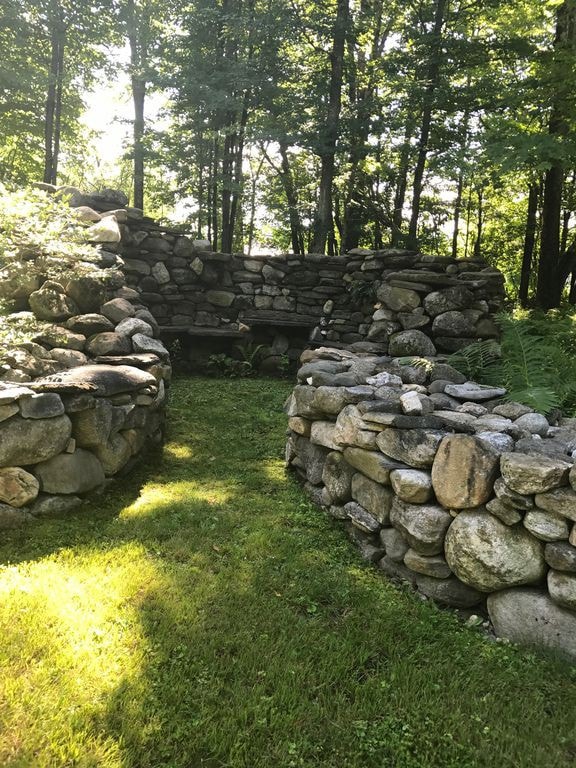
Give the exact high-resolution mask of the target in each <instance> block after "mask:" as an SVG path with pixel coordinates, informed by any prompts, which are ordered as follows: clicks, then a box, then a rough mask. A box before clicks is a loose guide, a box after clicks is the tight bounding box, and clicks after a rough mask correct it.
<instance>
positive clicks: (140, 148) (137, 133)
mask: <svg viewBox="0 0 576 768" xmlns="http://www.w3.org/2000/svg"><path fill="white" fill-rule="evenodd" d="M126 29H127V37H128V43H129V45H130V84H131V90H132V103H133V105H134V122H133V127H132V136H133V142H132V144H133V146H132V156H133V161H132V162H133V176H134V185H133V198H134V199H133V205H134V207H135V208H144V162H145V149H144V132H145V119H144V105H145V101H146V89H147V79H146V73H145V70H146V66H147V62H148V37H149V34H150V9H149V8H148V5H147V4H146V3H144V5H143V6H142V7H141V8H138V9H137V8H136V4H135V2H134V0H126Z"/></svg>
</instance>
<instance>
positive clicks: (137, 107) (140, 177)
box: [132, 77, 146, 208]
mask: <svg viewBox="0 0 576 768" xmlns="http://www.w3.org/2000/svg"><path fill="white" fill-rule="evenodd" d="M145 99H146V82H145V80H143V79H141V78H137V77H132V100H133V103H134V132H133V136H134V147H133V155H134V160H133V162H134V201H133V205H134V207H135V208H144V102H145Z"/></svg>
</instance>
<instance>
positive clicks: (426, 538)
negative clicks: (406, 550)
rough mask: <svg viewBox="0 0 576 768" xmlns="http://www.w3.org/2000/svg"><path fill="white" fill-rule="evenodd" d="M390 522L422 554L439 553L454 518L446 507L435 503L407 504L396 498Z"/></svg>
mask: <svg viewBox="0 0 576 768" xmlns="http://www.w3.org/2000/svg"><path fill="white" fill-rule="evenodd" d="M390 522H391V523H392V525H393V526H394V527H395V528H398V530H399V531H400V532H401V533H402V535H403V536H404V538H405V539H406V540H407V541H408V543H409V544H410V546H411V547H412V548H413V549H415V550H416V552H419V553H420V554H421V555H439V554H440V553H441V552H442V550H443V548H444V537H445V536H446V531H447V530H448V528H449V526H450V523H451V522H452V518H451V517H450V515H449V514H448V512H447V511H446V510H445V509H442V507H439V506H436V505H433V504H407V503H406V502H403V501H400V499H398V498H396V499H395V500H394V503H393V504H392V510H391V512H390Z"/></svg>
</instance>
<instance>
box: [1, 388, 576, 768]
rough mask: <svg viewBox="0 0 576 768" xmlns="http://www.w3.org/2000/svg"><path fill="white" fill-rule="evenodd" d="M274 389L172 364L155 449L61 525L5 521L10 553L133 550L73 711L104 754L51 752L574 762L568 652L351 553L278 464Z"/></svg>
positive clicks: (192, 758) (239, 764)
mask: <svg viewBox="0 0 576 768" xmlns="http://www.w3.org/2000/svg"><path fill="white" fill-rule="evenodd" d="M287 389H288V388H287V387H286V386H285V385H280V384H277V383H276V384H275V383H270V382H265V383H264V382H258V381H241V382H238V381H235V382H229V381H228V382H214V381H213V380H212V381H210V382H204V381H202V380H192V381H189V382H180V383H179V384H178V385H177V387H176V391H175V393H174V397H173V402H172V427H171V435H170V440H169V443H168V445H167V447H166V450H165V452H164V455H163V458H162V460H161V462H160V463H159V464H158V465H156V464H154V463H153V464H152V465H149V466H148V468H147V469H146V468H142V469H141V470H140V474H139V475H138V476H135V477H134V478H132V479H131V480H130V482H129V484H128V485H127V486H126V487H125V488H124V489H123V491H122V497H121V499H120V500H118V499H117V498H116V499H114V498H113V497H110V498H108V499H103V500H102V501H103V503H102V505H101V509H99V508H98V507H99V502H98V503H94V504H93V505H92V507H91V509H93V513H90V512H88V514H85V515H82V516H77V517H76V519H75V520H74V521H70V522H69V523H68V524H67V525H69V528H66V529H65V530H64V533H61V530H62V529H61V521H50V522H47V523H44V524H42V526H41V527H40V528H39V529H38V530H36V531H35V532H31V531H28V532H27V533H26V534H22V536H24V537H26V536H28V537H29V540H28V542H23V544H24V548H25V554H24V555H23V558H22V559H30V558H34V557H36V558H39V557H44V556H45V555H50V554H51V553H53V552H55V551H56V550H61V549H62V548H70V549H71V550H72V549H73V553H74V557H76V558H82V557H84V556H88V555H89V554H90V552H92V551H98V552H99V553H101V552H102V551H106V552H110V555H111V556H110V562H111V564H112V565H113V564H114V562H115V554H116V553H118V558H120V556H121V553H122V550H123V548H124V547H125V545H129V544H130V543H132V542H137V543H138V546H139V547H140V550H142V553H141V555H139V556H141V557H142V565H141V566H140V565H138V568H140V567H141V568H142V569H143V575H142V578H141V580H140V582H139V583H138V585H137V588H136V587H135V588H134V590H133V592H134V594H133V595H131V596H130V600H129V605H130V607H131V608H133V609H134V611H135V612H136V616H137V622H138V625H139V633H140V636H141V639H140V640H139V644H138V650H137V658H136V662H135V664H134V665H130V664H128V663H127V662H126V666H127V670H126V671H125V672H124V673H123V672H122V670H120V672H119V674H118V677H117V680H116V683H115V685H114V686H113V688H112V689H111V690H110V691H108V692H106V695H105V696H103V697H102V701H101V703H100V705H98V706H96V707H94V708H92V709H86V711H85V713H84V717H83V721H82V733H85V732H89V733H91V734H93V735H95V738H96V737H98V738H100V739H101V740H104V741H105V742H106V743H108V742H111V743H113V744H114V745H115V749H116V758H115V762H112V761H111V760H110V761H109V762H105V760H104V759H101V758H99V757H97V756H95V755H96V752H94V753H93V755H92V757H93V759H92V762H90V759H91V754H90V752H89V750H88V749H87V748H86V746H85V748H84V751H85V755H84V758H83V760H84V762H81V761H80V762H77V763H73V762H69V763H65V762H62V764H63V765H64V764H71V765H72V764H77V765H86V766H88V765H98V766H101V765H105V766H106V768H112V766H114V768H117V767H118V766H122V768H196V766H198V767H200V766H203V767H204V768H216V766H219V767H220V766H226V768H264V767H266V768H268V767H269V766H275V768H292V767H293V766H304V767H308V766H309V767H310V768H312V766H314V767H316V766H326V768H328V767H330V768H331V767H332V766H334V768H336V767H338V768H370V767H371V766H374V767H376V766H378V768H383V767H384V766H386V768H388V766H390V767H396V768H427V767H429V768H452V767H454V768H456V766H458V768H463V767H464V768H468V767H470V768H471V767H473V766H504V767H506V766H510V768H512V766H514V768H522V767H523V766H526V768H528V766H530V767H531V766H538V765H547V766H558V767H561V766H562V767H563V766H568V765H572V764H573V752H572V751H571V750H572V749H573V734H574V731H575V725H576V714H575V713H576V706H575V705H576V694H575V690H574V687H573V685H572V683H571V681H570V677H569V674H568V670H567V669H566V668H565V667H564V666H563V665H561V664H556V663H554V662H552V661H545V660H540V659H538V658H536V657H535V656H533V655H532V654H529V653H524V652H521V651H518V650H516V649H513V648H508V647H505V646H501V645H496V644H492V643H489V642H487V641H486V640H485V639H483V638H482V637H480V636H479V635H477V634H476V633H474V632H473V631H471V630H468V629H466V628H464V627H462V626H461V624H459V622H458V620H457V619H456V618H455V617H454V616H453V615H451V614H448V613H446V612H442V611H439V610H438V609H436V608H435V607H434V606H433V605H432V604H430V603H422V602H421V601H419V600H418V599H417V598H416V597H415V596H414V595H413V594H412V593H411V592H410V591H409V590H408V589H397V588H394V587H392V586H391V585H389V584H387V583H386V582H385V581H384V580H383V579H382V578H381V577H380V575H379V574H378V573H377V572H376V571H375V570H374V569H370V568H368V567H365V566H364V565H363V564H361V563H360V562H359V559H358V556H357V554H356V553H355V552H354V550H353V548H352V546H351V545H350V544H349V543H348V541H347V540H346V539H345V537H344V535H343V533H342V531H341V530H340V529H339V528H338V527H337V526H336V524H334V523H332V522H331V521H329V520H327V519H326V518H324V517H323V516H322V515H321V514H319V513H318V512H317V511H316V510H314V509H313V508H312V507H311V506H310V505H309V504H308V502H307V501H306V500H305V499H304V497H303V494H302V492H301V490H300V488H299V487H298V486H297V484H296V482H295V481H294V479H293V478H291V477H287V476H286V475H285V474H284V472H283V469H282V461H281V454H282V450H283V446H282V443H283V440H282V433H283V428H284V422H283V418H282V416H281V415H280V414H279V407H280V404H281V401H282V399H283V397H284V395H285V394H287ZM147 470H148V477H147V478H146V482H145V483H144V482H143V480H144V477H145V474H146V471H147ZM91 514H92V515H93V516H90V515H91ZM51 529H57V531H54V534H53V536H54V538H53V539H51V537H50V535H48V534H49V531H50V530H51ZM59 534H60V535H59ZM32 539H33V540H34V542H33V543H31V541H32ZM57 541H58V542H59V543H58V544H56V542H57ZM16 543H17V542H16ZM4 549H5V548H4ZM26 551H27V553H28V554H27V555H26ZM11 562H16V561H15V560H14V559H12V560H11ZM134 652H135V653H136V651H134ZM72 730H73V731H74V728H72ZM76 731H80V727H79V726H76ZM18 764H20V765H26V764H32V763H25V762H21V763H18ZM38 764H40V763H38ZM42 764H44V763H42ZM46 764H49V763H46Z"/></svg>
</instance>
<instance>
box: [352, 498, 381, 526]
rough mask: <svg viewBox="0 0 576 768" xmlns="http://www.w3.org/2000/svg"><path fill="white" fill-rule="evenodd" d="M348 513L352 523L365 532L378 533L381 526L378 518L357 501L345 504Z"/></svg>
mask: <svg viewBox="0 0 576 768" xmlns="http://www.w3.org/2000/svg"><path fill="white" fill-rule="evenodd" d="M344 509H345V510H346V514H347V515H348V518H349V520H350V522H351V523H352V525H354V526H356V528H359V529H360V530H361V531H364V532H365V533H378V531H379V530H380V528H381V526H380V523H379V522H378V520H376V518H375V517H374V515H371V514H370V512H368V511H367V510H365V509H364V507H361V506H360V504H358V502H356V501H349V502H348V503H347V504H345V505H344Z"/></svg>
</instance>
